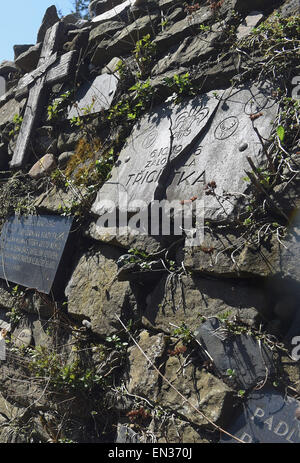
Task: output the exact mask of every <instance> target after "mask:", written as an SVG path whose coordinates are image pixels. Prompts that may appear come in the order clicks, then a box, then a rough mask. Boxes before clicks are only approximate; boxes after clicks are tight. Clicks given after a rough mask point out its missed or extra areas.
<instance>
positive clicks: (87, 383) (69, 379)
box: [27, 346, 103, 391]
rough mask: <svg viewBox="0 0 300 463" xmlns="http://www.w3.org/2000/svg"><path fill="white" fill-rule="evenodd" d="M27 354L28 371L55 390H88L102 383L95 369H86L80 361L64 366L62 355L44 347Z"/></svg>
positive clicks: (29, 350)
mask: <svg viewBox="0 0 300 463" xmlns="http://www.w3.org/2000/svg"><path fill="white" fill-rule="evenodd" d="M27 353H28V355H29V357H30V361H29V363H28V369H29V371H30V372H31V373H32V374H33V375H34V376H35V377H36V378H46V379H47V380H48V381H49V385H51V387H52V388H54V389H55V390H58V391H68V390H70V389H73V390H77V391H80V390H90V389H92V388H93V387H94V386H95V385H98V384H101V383H102V380H103V378H102V377H101V376H99V375H98V374H97V373H96V372H95V369H94V368H86V366H85V365H84V363H82V362H81V361H80V359H76V360H74V361H72V362H70V363H67V364H66V363H65V361H64V358H63V356H62V355H60V354H59V353H58V352H56V351H55V350H51V349H49V348H47V347H45V346H37V347H35V348H32V349H28V352H27Z"/></svg>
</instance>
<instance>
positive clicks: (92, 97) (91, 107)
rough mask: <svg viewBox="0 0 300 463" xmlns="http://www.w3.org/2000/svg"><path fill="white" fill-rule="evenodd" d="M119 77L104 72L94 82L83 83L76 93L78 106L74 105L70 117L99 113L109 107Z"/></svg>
mask: <svg viewBox="0 0 300 463" xmlns="http://www.w3.org/2000/svg"><path fill="white" fill-rule="evenodd" d="M117 84H118V79H117V78H116V77H115V76H114V75H113V74H102V75H101V76H98V77H96V79H94V80H93V82H92V83H89V82H87V83H85V84H83V85H82V86H81V87H80V88H79V90H78V92H77V93H76V95H75V99H76V105H77V106H76V107H75V105H73V106H72V107H71V108H70V110H69V113H68V119H72V117H74V116H75V117H77V116H84V115H86V114H94V113H98V112H100V111H101V110H103V109H108V108H109V107H110V105H111V102H112V100H113V97H114V95H115V92H116V89H117Z"/></svg>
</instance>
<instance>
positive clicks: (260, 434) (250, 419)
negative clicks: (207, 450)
mask: <svg viewBox="0 0 300 463" xmlns="http://www.w3.org/2000/svg"><path fill="white" fill-rule="evenodd" d="M299 416H300V402H299V401H298V400H295V399H293V398H291V397H288V396H285V394H284V392H283V393H281V392H280V391H277V390H276V389H275V388H271V387H270V386H266V387H264V388H263V389H261V390H259V391H254V392H252V393H251V395H250V396H249V397H248V399H247V401H246V402H245V403H244V404H243V410H242V413H240V415H239V416H237V417H236V420H235V421H234V423H233V424H232V425H231V426H229V427H228V428H226V429H225V430H226V431H228V432H230V434H232V435H234V436H235V437H237V438H239V439H240V440H242V441H244V442H247V443H286V444H287V443H300V421H299V419H298V417H299ZM220 442H222V443H235V442H236V441H235V440H234V439H233V438H230V437H228V436H226V435H225V434H223V435H222V438H221V441H220Z"/></svg>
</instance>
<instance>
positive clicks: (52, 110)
mask: <svg viewBox="0 0 300 463" xmlns="http://www.w3.org/2000/svg"><path fill="white" fill-rule="evenodd" d="M70 96H71V92H70V91H67V92H65V93H62V94H61V95H60V96H59V97H58V98H55V99H54V100H53V101H52V104H51V105H49V106H48V107H47V113H48V121H53V120H56V119H57V118H58V116H59V114H60V113H62V112H63V111H64V109H65V102H66V101H67V100H68V99H69V98H70Z"/></svg>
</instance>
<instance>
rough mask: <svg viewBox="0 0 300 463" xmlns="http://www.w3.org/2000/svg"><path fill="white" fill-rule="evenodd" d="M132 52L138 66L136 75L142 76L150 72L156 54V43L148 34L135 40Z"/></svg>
mask: <svg viewBox="0 0 300 463" xmlns="http://www.w3.org/2000/svg"><path fill="white" fill-rule="evenodd" d="M133 53H134V58H135V61H136V63H137V66H138V68H139V74H138V77H139V78H143V77H145V76H146V75H148V74H149V73H150V71H151V66H152V64H153V61H154V58H155V54H156V44H155V43H153V42H152V40H151V36H150V34H147V35H145V36H144V37H143V38H142V39H141V40H138V41H137V42H136V44H135V49H134V50H133Z"/></svg>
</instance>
